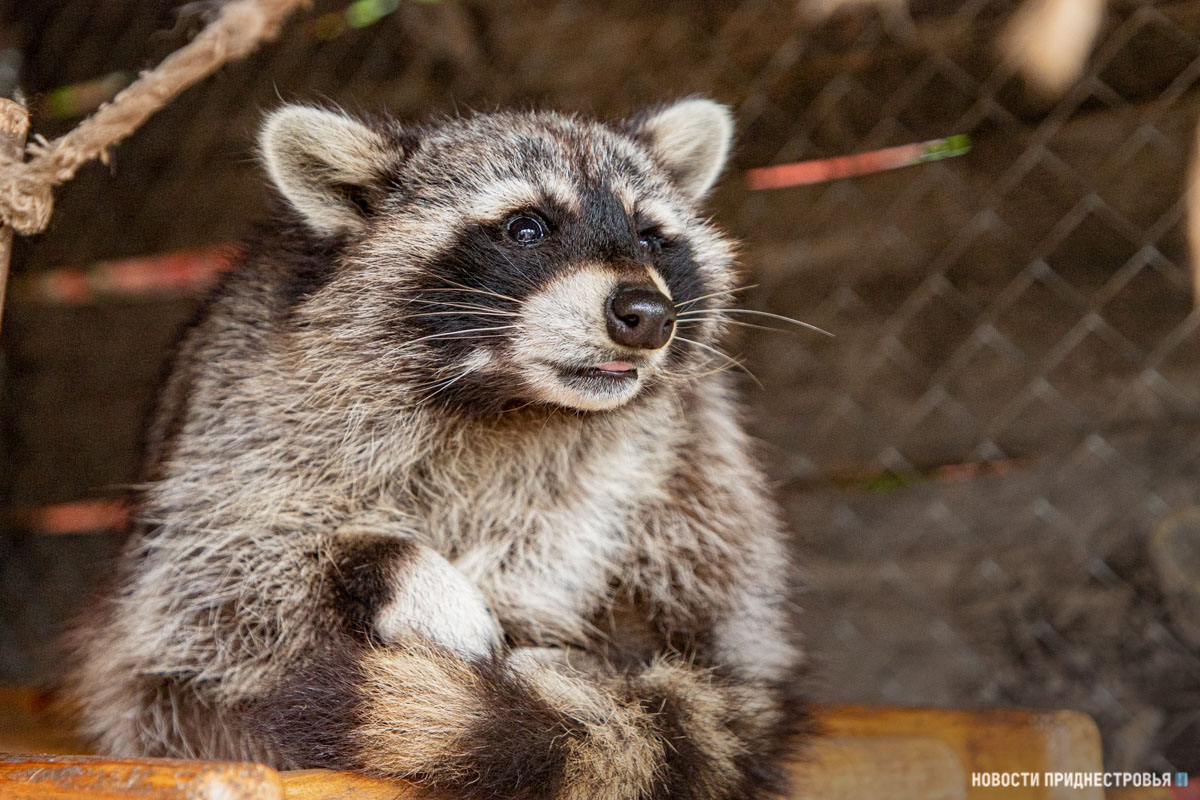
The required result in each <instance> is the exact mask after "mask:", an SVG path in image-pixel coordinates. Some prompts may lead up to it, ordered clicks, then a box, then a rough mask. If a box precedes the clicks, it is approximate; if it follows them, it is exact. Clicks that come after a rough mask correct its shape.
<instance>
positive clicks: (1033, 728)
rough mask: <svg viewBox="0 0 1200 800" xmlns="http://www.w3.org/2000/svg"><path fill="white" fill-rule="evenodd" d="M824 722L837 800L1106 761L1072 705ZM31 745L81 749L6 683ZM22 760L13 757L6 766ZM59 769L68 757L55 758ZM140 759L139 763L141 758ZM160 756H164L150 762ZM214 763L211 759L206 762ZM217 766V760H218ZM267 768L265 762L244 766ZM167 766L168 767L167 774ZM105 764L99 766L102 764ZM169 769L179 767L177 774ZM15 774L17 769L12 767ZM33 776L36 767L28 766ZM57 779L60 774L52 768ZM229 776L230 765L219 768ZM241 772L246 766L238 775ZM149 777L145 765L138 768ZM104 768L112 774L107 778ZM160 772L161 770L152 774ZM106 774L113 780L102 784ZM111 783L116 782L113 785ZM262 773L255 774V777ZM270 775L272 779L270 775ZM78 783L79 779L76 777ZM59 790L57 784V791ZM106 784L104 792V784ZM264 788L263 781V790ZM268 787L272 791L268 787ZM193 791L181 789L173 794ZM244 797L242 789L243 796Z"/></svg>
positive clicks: (330, 782)
mask: <svg viewBox="0 0 1200 800" xmlns="http://www.w3.org/2000/svg"><path fill="white" fill-rule="evenodd" d="M817 716H818V722H819V724H820V725H821V727H822V729H823V731H824V734H825V735H824V737H823V738H821V739H818V740H816V741H815V742H814V743H813V744H812V745H811V746H810V749H809V752H808V754H807V756H806V757H805V758H804V759H802V760H801V762H800V763H798V764H797V765H795V766H794V767H793V772H794V775H795V779H796V786H797V791H796V796H797V797H802V796H818V797H822V798H829V799H830V800H841V799H842V798H846V799H847V800H849V798H862V797H889V798H897V799H898V800H905V798H912V799H913V800H918V799H919V800H941V799H942V798H945V799H946V800H950V798H964V797H965V798H968V799H969V800H980V799H982V800H987V799H988V798H995V800H1034V799H1035V798H1036V799H1037V800H1052V799H1053V798H1056V797H1067V796H1068V794H1069V796H1070V797H1071V798H1089V797H1090V798H1093V800H1098V799H1099V798H1101V797H1102V796H1103V794H1102V793H1101V792H1100V791H1099V790H1095V791H1092V790H1084V791H1081V790H1066V789H1058V788H1054V787H1051V788H1047V787H1040V788H1038V789H1032V788H1031V789H1022V788H1015V787H1014V788H991V787H971V786H970V775H971V773H972V772H993V771H994V772H1043V773H1044V772H1046V771H1062V772H1095V771H1099V770H1101V769H1102V767H1101V755H1100V739H1099V734H1098V732H1097V730H1096V727H1095V725H1094V724H1093V723H1092V721H1091V719H1090V718H1088V717H1087V716H1085V715H1082V714H1077V713H1074V712H1028V711H947V710H934V709H902V708H866V707H859V706H842V707H830V708H824V709H820V710H819V711H818V715H817ZM31 749H34V750H36V749H45V750H48V751H49V750H52V751H55V752H58V753H70V752H83V748H82V746H81V744H80V743H79V742H78V740H77V739H75V737H73V736H72V735H71V733H70V731H69V729H68V728H67V727H66V726H65V720H64V719H63V718H62V717H61V716H59V715H57V714H55V709H54V707H53V706H52V705H50V704H48V703H47V701H46V698H45V696H44V695H41V694H39V693H37V692H35V691H32V690H29V689H8V690H0V751H3V750H7V751H15V750H24V751H29V750H31ZM20 758H24V759H25V760H26V761H29V760H36V759H38V758H43V759H44V758H46V757H44V756H24V757H10V760H9V762H8V767H9V768H11V767H12V765H13V764H14V763H16V761H14V759H16V760H18V761H19V759H20ZM55 763H56V764H57V765H58V767H60V768H65V766H67V765H68V762H67V761H64V760H63V759H61V758H60V759H58V760H57V761H56V762H55ZM109 763H125V764H129V763H131V762H120V761H117V762H109V761H106V760H104V759H86V758H84V759H83V760H79V761H70V762H69V765H70V766H72V767H73V768H75V769H76V770H77V772H79V774H81V775H82V774H87V775H90V776H92V777H91V778H90V779H91V780H94V781H98V783H96V784H95V786H97V787H104V786H108V787H110V788H111V787H112V786H114V785H117V784H119V781H120V780H128V779H130V778H131V775H130V773H129V772H128V768H122V769H126V771H125V772H121V771H120V770H117V771H116V772H113V771H111V770H109V771H107V772H106V771H105V770H104V769H103V767H104V765H106V764H109ZM138 763H141V762H138ZM152 763H155V764H157V763H158V762H152ZM182 763H185V764H187V765H190V766H189V768H190V769H191V770H192V772H191V773H187V774H191V775H192V778H188V779H187V780H194V778H195V775H196V774H198V773H197V770H199V771H203V769H206V768H207V769H216V767H214V766H213V765H212V764H211V763H208V762H182ZM206 763H207V766H206ZM218 766H219V765H218ZM244 766H246V767H254V768H256V769H260V770H266V769H267V768H266V767H261V766H260V765H244ZM163 769H165V770H167V771H166V772H163ZM178 769H179V767H178V766H177V765H175V762H169V763H168V766H166V767H163V768H162V769H159V770H158V771H154V770H151V772H150V773H146V775H147V776H149V777H146V779H145V780H142V779H141V778H138V776H136V775H135V776H132V777H135V778H138V779H137V780H133V783H132V785H134V786H144V785H146V780H151V778H152V777H153V776H165V775H170V774H175V775H176V778H174V780H182V779H183V778H184V777H186V774H184V773H179V772H178ZM97 770H99V772H97ZM171 770H176V772H175V773H171ZM9 774H10V776H11V772H10V773H9ZM24 774H25V776H26V778H28V777H29V776H30V775H31V774H32V773H30V772H28V771H26V773H24ZM46 774H47V775H50V776H51V777H52V778H53V780H59V777H58V776H59V775H60V773H46ZM217 774H218V775H220V774H225V773H217ZM239 774H240V773H239ZM138 775H142V773H138ZM255 775H258V776H259V777H258V778H255V780H252V781H250V783H249V784H247V785H250V786H252V787H254V786H260V785H261V786H268V787H269V786H270V785H274V784H273V783H272V781H273V780H274V779H273V778H269V777H262V776H270V775H277V777H278V779H279V781H280V784H279V785H280V787H281V791H282V794H281V795H280V797H281V798H283V799H284V800H326V798H329V799H330V800H332V798H342V797H345V798H350V799H351V800H405V798H409V797H412V796H414V795H413V793H412V792H411V791H409V790H406V789H405V787H404V786H403V785H402V784H396V783H392V782H388V781H381V780H377V779H372V778H367V777H365V776H362V775H357V774H352V773H337V772H329V771H325V770H302V771H296V772H283V773H274V772H273V771H271V772H264V773H255ZM105 776H107V777H105ZM154 779H157V778H154ZM105 781H107V782H105ZM114 781H116V782H117V783H116V784H114ZM256 781H257V782H256ZM263 781H265V782H266V783H263ZM76 785H79V784H76ZM10 787H11V782H10V784H5V783H3V782H2V781H0V797H4V798H8V797H10V796H12V797H14V798H21V799H22V800H23V798H37V799H38V800H40V799H41V798H44V797H51V796H60V795H56V794H47V793H45V792H43V793H42V794H37V793H28V792H27V793H26V794H22V795H12V794H9V793H6V790H7V789H8V788H10ZM55 791H56V792H57V791H59V789H57V788H56V789H55ZM106 791H107V790H106ZM256 791H257V789H256ZM262 791H268V789H262ZM135 796H137V795H129V794H95V793H93V794H77V795H70V796H69V797H68V800H72V799H73V798H80V800H82V798H84V797H87V798H89V800H96V798H101V800H111V799H113V798H117V797H122V798H126V797H135ZM182 797H186V795H179V794H175V795H172V796H171V797H170V800H175V798H182ZM236 797H237V800H241V796H240V795H239V796H236Z"/></svg>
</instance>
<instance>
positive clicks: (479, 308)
mask: <svg viewBox="0 0 1200 800" xmlns="http://www.w3.org/2000/svg"><path fill="white" fill-rule="evenodd" d="M408 302H410V303H420V304H421V305H424V306H440V307H445V308H460V309H462V310H464V311H478V312H481V313H482V312H484V311H486V312H488V313H491V314H503V315H505V316H509V317H519V316H521V315H520V314H518V313H517V312H515V311H500V310H499V309H495V308H488V307H487V306H477V305H472V304H470V303H447V302H446V301H444V300H418V299H416V298H414V299H412V300H409V301H408Z"/></svg>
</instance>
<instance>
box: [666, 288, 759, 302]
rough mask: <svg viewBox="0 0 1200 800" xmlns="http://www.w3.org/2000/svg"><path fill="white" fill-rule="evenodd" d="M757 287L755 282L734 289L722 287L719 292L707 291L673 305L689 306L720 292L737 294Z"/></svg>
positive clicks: (720, 293)
mask: <svg viewBox="0 0 1200 800" xmlns="http://www.w3.org/2000/svg"><path fill="white" fill-rule="evenodd" d="M757 288H758V284H757V283H751V284H749V285H747V286H739V287H738V288H736V289H722V290H721V291H719V292H709V293H708V294H702V295H700V296H699V297H693V298H692V299H691V300H684V301H683V302H682V303H676V304H675V307H676V308H684V307H685V306H690V305H691V304H692V303H699V302H700V301H701V300H707V299H708V298H710V297H716V296H718V295H722V294H737V293H738V292H748V291H750V290H751V289H757Z"/></svg>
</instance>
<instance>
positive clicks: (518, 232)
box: [505, 215, 548, 247]
mask: <svg viewBox="0 0 1200 800" xmlns="http://www.w3.org/2000/svg"><path fill="white" fill-rule="evenodd" d="M505 230H506V231H507V233H508V238H510V239H512V240H513V241H514V242H516V243H517V244H519V245H524V246H525V247H528V246H529V245H533V244H537V243H538V242H540V241H541V240H542V239H545V238H546V234H547V233H548V231H547V230H546V224H545V223H544V222H542V221H541V220H540V219H538V218H537V217H530V216H526V215H522V216H520V217H513V218H512V219H510V220H509V221H508V225H507V226H506V228H505Z"/></svg>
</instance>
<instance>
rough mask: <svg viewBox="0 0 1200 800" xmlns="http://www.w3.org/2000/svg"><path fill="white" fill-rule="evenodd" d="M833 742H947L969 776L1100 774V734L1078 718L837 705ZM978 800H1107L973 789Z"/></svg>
mask: <svg viewBox="0 0 1200 800" xmlns="http://www.w3.org/2000/svg"><path fill="white" fill-rule="evenodd" d="M818 724H819V725H821V727H822V729H823V730H824V731H825V733H826V734H827V735H830V736H846V737H855V738H872V737H895V736H926V737H932V738H936V739H938V740H940V741H942V742H945V743H946V744H947V745H948V746H949V747H950V749H951V750H952V751H953V752H954V754H955V756H956V757H957V758H958V760H959V761H960V763H961V764H962V766H963V769H964V771H965V772H966V773H967V775H968V777H969V776H970V774H971V773H973V772H1036V773H1045V772H1051V771H1052V772H1100V771H1102V770H1103V769H1104V761H1103V750H1102V748H1101V745H1100V731H1099V730H1098V729H1097V728H1096V723H1095V722H1093V721H1092V718H1091V717H1089V716H1087V715H1086V714H1081V713H1079V712H1076V711H1007V710H1004V711H946V710H941V709H920V708H868V707H864V706H838V707H831V708H826V709H824V710H822V711H821V712H820V713H819V715H818ZM967 797H968V798H970V799H971V800H992V799H994V800H1034V799H1035V798H1036V799H1037V800H1042V799H1045V800H1054V798H1060V797H1061V798H1067V797H1070V798H1072V799H1073V800H1102V798H1103V797H1104V791H1103V789H1099V788H1088V789H1069V788H1066V787H1044V786H1043V787H1028V788H1022V787H982V786H978V787H972V788H971V790H970V791H969V792H968V794H967Z"/></svg>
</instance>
